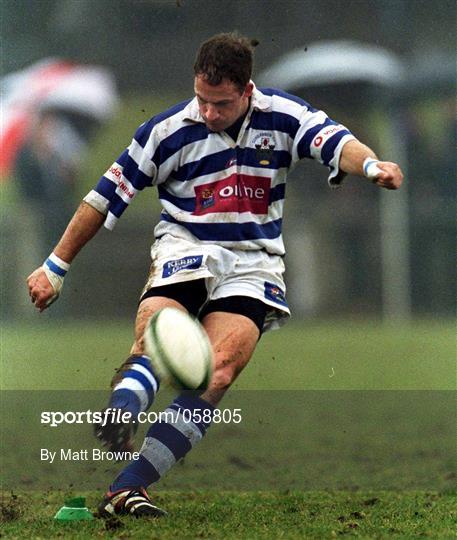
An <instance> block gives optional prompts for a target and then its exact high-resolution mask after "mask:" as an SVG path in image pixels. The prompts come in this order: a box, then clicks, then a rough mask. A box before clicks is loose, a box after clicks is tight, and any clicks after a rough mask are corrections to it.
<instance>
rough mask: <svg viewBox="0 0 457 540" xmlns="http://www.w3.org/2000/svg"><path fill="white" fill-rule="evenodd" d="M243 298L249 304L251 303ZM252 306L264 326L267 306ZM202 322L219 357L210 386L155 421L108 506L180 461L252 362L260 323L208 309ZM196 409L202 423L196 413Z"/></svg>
mask: <svg viewBox="0 0 457 540" xmlns="http://www.w3.org/2000/svg"><path fill="white" fill-rule="evenodd" d="M244 300H245V303H246V304H249V303H250V301H251V300H252V299H244ZM252 302H253V304H256V303H258V304H257V306H256V307H257V310H256V311H257V312H258V313H260V314H261V315H260V317H257V319H258V321H257V322H258V324H259V325H260V328H261V325H262V324H263V318H264V316H265V311H266V310H265V307H264V306H263V304H262V302H260V301H258V300H253V301H252ZM228 303H230V301H229V302H228ZM210 305H211V302H210V304H209V306H210ZM214 307H215V308H216V307H217V308H218V309H221V308H222V306H220V307H219V306H214ZM262 314H263V315H262ZM260 319H261V321H260V322H259V320H260ZM203 324H204V326H205V328H206V330H207V333H208V336H209V339H210V342H211V344H212V347H213V350H214V358H215V369H214V374H213V377H212V380H211V383H210V386H209V388H208V389H207V390H206V391H205V393H204V394H203V395H202V396H197V395H191V394H183V395H181V396H179V397H178V398H177V399H176V400H174V401H173V403H172V404H171V405H170V406H169V407H168V408H167V409H166V411H165V412H166V413H168V416H167V417H166V421H164V422H156V423H155V424H153V425H152V426H151V428H150V429H149V430H148V432H147V435H146V438H145V440H144V443H143V446H142V448H141V450H140V457H139V459H138V460H135V461H132V462H131V463H130V464H129V465H127V467H125V469H124V470H123V471H122V472H121V473H120V474H119V476H118V477H117V478H116V479H115V481H114V482H113V484H112V485H111V486H110V491H109V492H108V494H107V497H108V499H105V501H104V503H105V506H106V500H108V501H109V500H110V497H111V498H112V497H114V496H115V495H116V494H117V493H130V492H131V491H135V492H137V491H138V490H139V488H146V487H147V486H149V485H150V484H152V483H155V482H157V481H158V480H160V478H161V477H162V476H163V475H164V474H165V473H167V472H168V471H169V470H170V469H171V468H172V467H173V465H175V464H176V463H177V461H179V460H180V459H182V458H183V457H184V456H185V455H186V454H187V453H188V452H189V451H190V450H191V449H192V448H193V447H194V446H195V444H196V443H197V442H199V441H200V440H201V439H202V438H203V436H204V435H205V433H206V431H207V429H208V427H209V425H210V421H211V413H212V411H213V410H214V407H215V406H216V405H217V403H219V401H220V399H221V398H222V396H223V395H224V393H225V392H226V391H227V389H228V388H229V387H230V385H231V384H232V383H233V381H234V380H235V379H236V377H237V376H238V374H239V373H240V372H241V371H242V369H243V368H244V367H245V366H246V364H247V363H248V362H249V359H250V358H251V356H252V353H253V351H254V349H255V346H256V343H257V341H258V339H259V336H260V328H259V326H258V325H257V323H256V322H254V321H253V320H252V319H251V318H249V317H248V316H245V315H240V314H238V313H230V312H222V311H211V307H209V308H207V310H206V314H205V316H204V318H203ZM197 411H198V421H197V415H196V414H195V413H196V412H197ZM203 411H206V414H203ZM189 419H192V420H191V421H189Z"/></svg>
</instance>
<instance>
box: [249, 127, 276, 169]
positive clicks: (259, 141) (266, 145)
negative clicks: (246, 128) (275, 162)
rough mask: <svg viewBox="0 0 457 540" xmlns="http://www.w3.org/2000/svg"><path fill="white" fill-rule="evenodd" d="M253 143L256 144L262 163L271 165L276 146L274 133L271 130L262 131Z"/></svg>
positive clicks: (257, 154) (257, 153)
mask: <svg viewBox="0 0 457 540" xmlns="http://www.w3.org/2000/svg"><path fill="white" fill-rule="evenodd" d="M252 144H253V145H254V146H255V151H256V157H257V159H258V160H259V163H260V165H269V164H270V162H271V159H272V158H273V150H274V149H275V146H276V144H275V141H274V139H273V134H272V133H270V132H269V131H262V132H261V133H258V134H257V135H256V136H255V137H254V139H253V140H252Z"/></svg>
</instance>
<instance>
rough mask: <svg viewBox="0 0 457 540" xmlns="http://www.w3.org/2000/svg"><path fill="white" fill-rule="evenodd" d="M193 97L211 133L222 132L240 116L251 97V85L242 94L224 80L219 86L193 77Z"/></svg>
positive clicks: (231, 83)
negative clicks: (195, 97) (196, 100)
mask: <svg viewBox="0 0 457 540" xmlns="http://www.w3.org/2000/svg"><path fill="white" fill-rule="evenodd" d="M194 89H195V95H196V96H197V99H198V105H199V107H200V114H201V115H202V116H203V119H204V120H205V124H206V125H207V127H208V128H209V129H210V130H211V131H223V130H224V129H226V128H228V127H229V126H231V125H232V124H233V123H235V122H236V121H237V120H238V118H239V117H240V116H242V115H243V114H244V113H245V112H246V110H247V108H248V106H249V98H250V96H251V95H252V90H253V84H252V83H248V84H247V85H246V88H245V89H244V91H243V92H242V93H240V90H239V89H238V87H237V86H235V84H234V83H233V82H231V81H229V80H227V79H224V80H223V81H222V82H221V84H218V85H216V86H213V85H211V84H208V83H207V82H206V80H205V78H204V77H202V76H201V75H198V76H197V77H195V85H194Z"/></svg>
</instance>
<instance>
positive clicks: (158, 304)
mask: <svg viewBox="0 0 457 540" xmlns="http://www.w3.org/2000/svg"><path fill="white" fill-rule="evenodd" d="M205 300H206V287H205V283H204V280H195V282H193V283H192V287H189V286H188V285H186V284H185V283H176V284H172V285H166V286H163V287H154V288H151V289H148V290H147V291H146V292H145V293H144V294H143V295H142V297H141V301H140V304H139V307H138V312H137V316H136V321H135V341H134V343H133V345H132V348H131V350H130V356H129V357H128V358H127V360H126V361H125V362H124V363H123V365H122V366H121V367H120V368H119V369H118V370H117V373H116V375H115V376H114V378H113V380H112V383H111V387H112V389H113V390H112V393H111V396H110V401H109V404H108V407H110V408H119V409H122V410H123V411H128V412H130V413H131V414H132V420H135V419H136V418H137V416H138V414H139V413H140V412H143V411H146V410H147V409H148V408H149V407H150V406H151V404H152V402H153V401H154V398H155V395H156V393H157V391H158V388H159V385H160V381H159V378H158V377H157V375H156V370H155V369H154V365H153V362H152V363H151V359H150V358H149V357H148V356H147V355H146V354H145V352H144V342H143V335H144V330H145V328H146V325H147V323H148V321H149V319H150V318H151V317H152V315H153V314H154V313H155V312H156V311H158V310H160V309H163V308H165V307H174V308H177V309H182V310H184V311H189V312H190V313H192V314H194V315H196V314H197V312H198V310H199V308H200V306H201V304H203V303H204V301H205ZM136 428H137V424H136V423H134V422H131V423H127V424H107V425H104V426H103V425H96V426H95V435H96V436H97V437H98V438H99V439H100V441H101V442H102V444H104V445H105V446H107V447H108V448H109V449H110V450H132V448H133V436H134V434H135V430H136Z"/></svg>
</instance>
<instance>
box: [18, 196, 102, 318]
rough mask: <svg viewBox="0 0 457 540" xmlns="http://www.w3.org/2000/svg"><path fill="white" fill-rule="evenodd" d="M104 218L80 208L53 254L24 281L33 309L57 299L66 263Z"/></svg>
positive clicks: (70, 260)
mask: <svg viewBox="0 0 457 540" xmlns="http://www.w3.org/2000/svg"><path fill="white" fill-rule="evenodd" d="M105 218H106V216H105V215H104V214H102V213H101V212H99V211H98V210H96V209H95V208H93V207H92V206H90V205H89V204H87V203H85V202H82V203H81V204H80V206H79V208H78V209H77V210H76V212H75V215H74V216H73V218H72V219H71V221H70V223H69V224H68V227H67V228H66V230H65V232H64V234H63V236H62V238H61V239H60V241H59V243H58V244H57V246H56V247H55V249H54V251H53V253H52V254H51V255H50V256H49V258H48V259H47V260H46V261H45V263H44V264H43V266H40V267H39V268H37V269H36V270H35V271H34V272H32V274H30V276H29V277H28V278H27V286H28V289H29V294H30V297H31V299H32V302H33V303H34V304H35V306H36V308H37V309H39V310H40V311H43V310H44V309H46V308H47V307H48V306H49V305H51V303H52V302H53V301H54V300H55V299H57V297H58V295H59V292H60V288H61V287H62V283H63V278H64V276H65V274H66V272H67V270H68V268H69V266H70V263H71V262H72V261H73V259H74V258H75V257H76V255H77V254H78V253H79V251H80V250H81V249H82V248H83V247H84V246H85V245H86V244H87V242H89V240H90V239H91V238H93V236H94V235H95V234H96V233H97V231H98V230H99V229H100V227H101V226H102V224H103V222H104V221H105Z"/></svg>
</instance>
